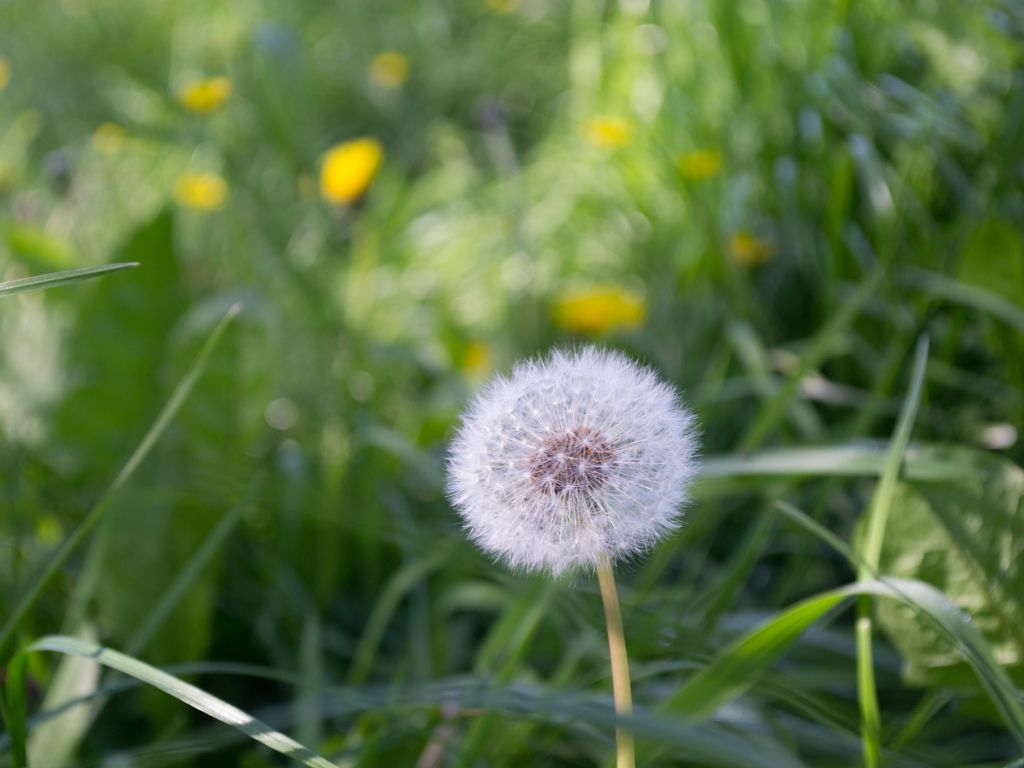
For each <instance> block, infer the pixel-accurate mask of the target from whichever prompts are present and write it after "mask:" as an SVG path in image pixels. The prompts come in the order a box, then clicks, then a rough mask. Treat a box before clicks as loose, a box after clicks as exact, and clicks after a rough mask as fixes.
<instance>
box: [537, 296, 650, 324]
mask: <svg viewBox="0 0 1024 768" xmlns="http://www.w3.org/2000/svg"><path fill="white" fill-rule="evenodd" d="M552 314H553V319H554V322H555V325H556V326H557V327H558V328H560V329H562V330H564V331H570V332H572V333H581V334H590V335H599V334H602V333H607V332H608V331H612V330H631V329H633V328H638V327H639V326H640V325H642V324H643V322H644V320H645V319H646V318H647V304H646V302H645V301H644V299H643V297H642V296H640V295H638V294H636V293H634V292H632V291H628V290H625V289H623V288H619V287H616V286H597V287H592V288H587V289H584V290H577V291H571V292H566V293H563V294H562V295H561V296H559V297H558V298H557V299H556V300H555V305H554V310H553V313H552Z"/></svg>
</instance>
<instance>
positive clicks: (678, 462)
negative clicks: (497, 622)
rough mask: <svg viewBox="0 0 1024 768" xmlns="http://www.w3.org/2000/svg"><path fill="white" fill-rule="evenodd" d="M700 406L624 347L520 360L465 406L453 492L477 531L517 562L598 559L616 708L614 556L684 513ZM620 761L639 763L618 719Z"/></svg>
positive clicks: (620, 695) (624, 689)
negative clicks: (687, 403)
mask: <svg viewBox="0 0 1024 768" xmlns="http://www.w3.org/2000/svg"><path fill="white" fill-rule="evenodd" d="M696 453H697V439H696V436H695V426H694V417H693V415H692V414H691V412H690V411H689V410H688V409H686V408H685V407H684V406H683V404H682V403H681V401H680V399H679V397H678V395H677V394H676V392H675V390H673V389H672V388H671V387H670V386H668V385H666V384H664V383H662V382H661V381H660V380H659V379H658V378H657V376H656V375H655V374H654V373H653V372H652V371H650V370H648V369H646V368H642V367H640V366H639V365H636V364H635V363H633V362H631V361H630V360H628V359H627V358H626V357H624V356H623V355H621V354H619V353H616V352H609V351H605V350H601V349H598V348H596V347H584V348H583V349H581V350H579V351H577V352H564V351H555V352H553V353H552V354H551V355H550V356H549V357H547V358H545V359H541V360H536V361H527V362H523V363H520V364H519V365H518V366H516V368H515V369H514V370H513V372H512V375H511V376H509V377H507V378H505V377H498V378H497V379H496V380H494V381H493V382H492V383H491V384H490V385H489V386H488V387H486V388H485V389H484V390H483V392H482V393H481V394H480V395H479V396H478V397H477V398H476V400H474V402H473V403H472V404H471V405H470V407H469V408H468V409H467V411H466V413H465V414H464V415H463V421H462V425H461V427H460V429H459V431H458V434H457V436H456V438H455V440H454V442H453V444H452V448H451V453H450V455H449V460H448V481H447V488H448V496H449V498H450V499H451V501H452V503H453V505H454V506H455V507H456V509H457V510H458V512H459V514H460V515H461V517H462V519H463V521H464V524H465V527H466V529H467V532H468V534H469V536H470V538H471V539H472V540H473V541H474V542H475V543H476V544H477V545H478V546H479V547H480V548H481V549H483V550H484V551H486V552H488V553H489V554H491V555H493V556H495V557H496V558H498V559H499V560H502V561H504V562H506V563H508V564H509V565H510V566H512V567H514V568H522V569H532V570H547V571H550V572H551V573H554V574H559V573H562V572H563V571H566V570H568V569H573V568H579V567H582V568H587V569H590V568H593V569H596V570H597V574H598V581H599V583H600V587H601V596H602V600H603V603H604V608H605V619H606V622H607V625H608V642H609V649H610V652H611V663H612V680H613V690H614V695H615V703H616V711H617V712H618V713H619V714H620V715H626V716H628V715H629V714H630V713H631V711H632V698H631V693H630V685H629V669H628V661H627V657H626V647H625V640H624V636H623V632H622V620H621V616H620V612H619V603H618V597H617V593H616V588H615V579H614V575H613V573H612V562H613V561H615V560H619V559H622V558H630V557H634V556H637V555H639V554H641V553H643V552H645V551H646V550H648V549H649V548H650V547H652V546H653V545H654V543H655V542H657V541H658V540H659V539H660V538H661V537H662V536H664V535H665V534H666V533H668V532H669V531H671V530H672V529H674V528H675V527H676V526H677V525H678V524H679V514H680V513H679V509H680V507H681V505H682V504H683V503H684V502H685V501H686V499H687V488H688V486H689V484H690V481H691V480H692V479H693V476H694V472H695V469H696ZM616 741H617V745H618V746H617V754H618V765H619V768H631V767H632V766H633V765H634V758H633V751H634V750H633V743H632V735H631V734H630V733H629V732H628V731H626V730H625V729H619V730H618V731H617V738H616Z"/></svg>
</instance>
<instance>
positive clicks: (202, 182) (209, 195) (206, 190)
mask: <svg viewBox="0 0 1024 768" xmlns="http://www.w3.org/2000/svg"><path fill="white" fill-rule="evenodd" d="M174 197H175V199H176V200H177V201H178V202H179V203H180V204H181V205H183V206H185V207H186V208H191V209H192V210H194V211H216V210H219V209H220V208H222V207H223V206H224V202H225V201H226V200H227V197H228V183H227V182H226V181H225V180H224V179H223V178H222V177H221V176H218V175H217V174H216V173H185V174H182V175H181V176H179V177H178V181H177V182H176V183H175V185H174Z"/></svg>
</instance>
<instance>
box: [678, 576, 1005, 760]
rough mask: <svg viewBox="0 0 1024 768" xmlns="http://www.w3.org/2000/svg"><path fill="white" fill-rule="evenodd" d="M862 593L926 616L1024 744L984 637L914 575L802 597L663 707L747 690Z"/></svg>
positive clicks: (708, 701) (697, 708)
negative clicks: (802, 638) (811, 630)
mask: <svg viewBox="0 0 1024 768" xmlns="http://www.w3.org/2000/svg"><path fill="white" fill-rule="evenodd" d="M860 595H871V596H874V597H879V598H885V599H886V600H892V601H895V602H899V603H901V604H903V605H907V606H909V607H910V608H912V609H913V610H914V611H915V612H916V613H919V614H920V615H922V616H924V617H927V620H928V621H929V622H931V624H932V626H934V627H935V628H936V630H937V631H938V632H940V633H941V634H942V635H943V637H945V638H946V639H947V640H948V641H949V642H950V643H952V644H953V645H955V646H956V647H957V648H958V650H959V651H960V653H962V654H963V656H964V658H965V660H966V661H967V663H968V664H969V665H970V667H971V669H972V670H973V671H974V673H975V675H977V678H978V680H979V681H980V682H981V685H982V687H983V688H984V690H985V692H986V693H987V694H988V696H989V698H990V699H991V701H992V702H993V704H994V705H995V706H996V708H997V709H998V710H999V712H1000V714H1001V715H1002V718H1003V720H1004V721H1005V723H1006V725H1007V727H1008V728H1009V729H1010V731H1011V733H1012V734H1013V736H1014V738H1015V739H1016V741H1017V742H1018V744H1020V745H1021V746H1022V747H1024V707H1022V705H1021V702H1020V701H1019V699H1018V694H1017V690H1016V688H1015V687H1014V685H1013V683H1012V681H1011V680H1010V679H1009V677H1008V676H1007V675H1006V672H1005V671H1003V669H1002V668H1001V667H1000V666H999V664H998V663H997V662H996V660H995V657H994V656H993V654H992V650H991V648H990V646H989V644H988V642H987V641H986V640H985V637H984V636H983V635H982V634H981V632H980V631H979V630H978V628H977V627H975V626H974V625H973V623H972V622H971V620H970V618H969V617H967V616H966V615H965V614H964V613H963V612H962V611H961V610H960V609H959V608H957V607H956V606H955V605H954V604H953V603H952V602H951V601H950V600H949V599H948V598H947V597H946V596H945V595H943V594H942V593H941V592H939V591H938V590H937V589H935V588H934V587H932V586H931V585H929V584H925V583H923V582H920V581H915V580H912V579H888V578H887V579H884V580H878V579H873V580H870V581H862V582H856V583H854V584H849V585H847V586H845V587H840V588H838V589H834V590H830V591H828V592H823V593H821V594H818V595H814V596H813V597H809V598H807V599H805V600H802V601H800V602H799V603H797V604H796V605H794V606H792V607H790V608H788V609H786V610H785V611H782V612H781V613H779V614H777V615H776V616H774V617H773V618H771V619H769V620H768V621H766V622H764V623H763V624H761V625H760V626H759V627H757V628H756V629H754V630H752V631H751V632H748V633H747V634H745V635H743V636H742V637H740V638H738V639H736V640H734V641H733V642H732V643H731V644H730V645H729V646H728V647H727V648H726V649H725V650H724V651H722V653H720V654H719V655H718V656H717V657H715V659H714V661H712V662H711V664H710V665H708V666H707V667H705V668H704V669H702V670H701V671H700V672H698V673H697V674H696V675H694V676H693V677H692V678H691V679H690V680H688V681H687V682H686V684H685V685H684V686H683V687H682V688H680V689H679V690H678V691H676V692H675V693H674V694H673V695H672V696H670V697H669V698H668V699H667V700H666V701H665V702H664V704H663V706H662V708H663V709H664V710H666V711H669V712H675V713H678V714H683V715H686V716H687V717H688V718H690V719H697V720H699V719H702V718H706V717H708V716H709V715H711V714H712V713H713V712H715V711H716V710H717V709H719V708H720V707H722V706H724V705H725V704H728V703H729V702H731V701H734V700H735V699H737V698H739V697H740V696H742V695H743V694H744V693H746V692H747V691H748V690H750V689H751V688H752V687H753V686H754V685H755V684H756V683H757V681H758V679H759V678H760V676H761V675H762V674H763V673H764V672H765V671H766V670H767V669H768V668H769V666H770V665H771V664H772V663H773V662H774V661H775V660H776V659H777V658H778V657H779V656H781V655H782V653H783V652H784V651H785V650H786V649H787V648H789V647H790V646H791V645H792V644H793V643H794V642H795V641H796V640H797V638H799V637H800V636H801V635H802V634H803V632H804V631H805V630H807V629H808V628H809V627H810V626H811V625H812V624H814V623H815V622H817V621H819V620H821V619H822V618H824V617H825V616H826V615H827V614H828V613H830V612H831V611H833V610H835V609H837V608H839V607H840V606H841V605H842V604H843V603H845V602H846V601H847V600H849V599H850V598H852V597H855V596H860Z"/></svg>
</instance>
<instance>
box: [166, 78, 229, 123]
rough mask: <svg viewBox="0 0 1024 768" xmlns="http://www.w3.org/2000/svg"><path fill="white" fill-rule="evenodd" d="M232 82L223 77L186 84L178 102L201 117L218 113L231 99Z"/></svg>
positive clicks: (180, 92) (179, 92) (179, 93)
mask: <svg viewBox="0 0 1024 768" xmlns="http://www.w3.org/2000/svg"><path fill="white" fill-rule="evenodd" d="M231 91H232V85H231V80H229V79H228V78H227V77H224V76H223V75H219V76H218V77H209V78H203V79H200V80H193V81H191V82H189V83H186V84H185V86H184V87H183V88H182V89H181V90H180V91H178V101H180V102H181V104H182V106H184V107H185V108H186V109H188V110H190V111H192V112H196V113H198V114H200V115H208V114H210V113H212V112H216V111H217V110H218V109H220V108H221V107H223V106H224V104H225V103H227V100H228V99H230V98H231Z"/></svg>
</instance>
